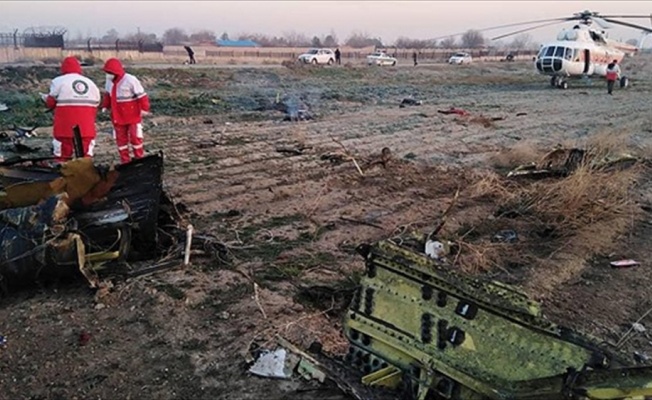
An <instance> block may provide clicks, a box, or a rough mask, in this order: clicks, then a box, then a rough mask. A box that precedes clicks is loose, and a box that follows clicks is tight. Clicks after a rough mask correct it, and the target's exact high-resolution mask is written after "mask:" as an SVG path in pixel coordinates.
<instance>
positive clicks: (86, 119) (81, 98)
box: [45, 57, 100, 139]
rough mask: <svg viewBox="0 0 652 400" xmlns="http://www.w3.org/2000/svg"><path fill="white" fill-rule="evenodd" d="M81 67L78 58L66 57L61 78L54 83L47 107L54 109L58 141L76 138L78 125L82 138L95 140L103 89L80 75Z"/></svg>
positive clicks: (62, 65)
mask: <svg viewBox="0 0 652 400" xmlns="http://www.w3.org/2000/svg"><path fill="white" fill-rule="evenodd" d="M81 72H82V70H81V65H80V64H79V61H78V60H77V59H76V58H75V57H66V58H65V59H64V60H63V63H62V64H61V73H62V74H63V75H60V76H58V77H56V78H54V79H53V80H52V84H51V85H50V93H48V95H47V97H46V98H45V105H46V106H47V107H48V108H50V109H54V126H53V128H52V135H53V136H54V138H55V139H67V138H71V137H73V136H74V135H73V127H74V126H75V125H79V129H80V131H81V136H82V137H84V138H93V139H94V138H95V135H96V131H95V117H96V116H97V106H98V105H99V104H100V90H99V89H98V88H97V86H96V85H95V83H93V81H92V80H90V79H88V78H87V77H85V76H83V75H81Z"/></svg>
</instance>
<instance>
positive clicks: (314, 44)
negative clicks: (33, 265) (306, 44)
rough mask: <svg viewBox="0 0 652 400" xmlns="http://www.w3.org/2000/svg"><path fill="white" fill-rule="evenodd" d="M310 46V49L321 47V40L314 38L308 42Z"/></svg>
mask: <svg viewBox="0 0 652 400" xmlns="http://www.w3.org/2000/svg"><path fill="white" fill-rule="evenodd" d="M310 45H311V46H312V47H321V39H319V37H317V36H314V37H313V38H312V41H311V42H310Z"/></svg>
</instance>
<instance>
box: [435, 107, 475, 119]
mask: <svg viewBox="0 0 652 400" xmlns="http://www.w3.org/2000/svg"><path fill="white" fill-rule="evenodd" d="M437 112H438V113H440V114H444V115H450V114H456V115H459V116H462V117H463V116H466V115H469V112H468V111H466V110H463V109H461V108H455V107H451V108H449V109H448V110H437Z"/></svg>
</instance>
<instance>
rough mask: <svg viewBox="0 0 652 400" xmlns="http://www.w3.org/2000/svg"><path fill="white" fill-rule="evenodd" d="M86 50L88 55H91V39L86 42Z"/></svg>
mask: <svg viewBox="0 0 652 400" xmlns="http://www.w3.org/2000/svg"><path fill="white" fill-rule="evenodd" d="M86 50H88V52H89V53H91V54H93V49H91V39H88V41H87V42H86Z"/></svg>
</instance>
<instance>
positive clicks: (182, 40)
mask: <svg viewBox="0 0 652 400" xmlns="http://www.w3.org/2000/svg"><path fill="white" fill-rule="evenodd" d="M79 36H80V37H78V38H75V39H69V41H70V42H73V43H74V42H84V43H85V42H87V41H88V40H89V39H91V40H92V41H94V42H96V43H105V44H112V43H115V42H116V41H118V40H120V41H125V42H144V43H163V44H165V45H198V44H214V43H215V42H216V40H217V39H218V35H217V34H216V33H215V32H214V31H211V30H208V29H202V30H198V31H195V32H193V33H188V32H186V31H185V30H184V29H182V28H170V29H167V30H166V31H165V32H164V33H163V35H161V36H160V37H159V36H157V35H156V34H155V33H149V32H140V31H139V32H137V33H128V34H125V35H121V34H120V33H119V32H118V31H117V30H115V29H110V30H109V31H107V32H106V34H105V35H103V36H102V37H100V38H82V37H81V35H79ZM219 39H223V40H230V39H233V40H251V41H254V42H256V43H257V44H258V45H260V46H261V47H330V48H333V47H338V46H347V47H352V48H365V47H376V48H409V49H427V48H448V49H450V48H467V49H475V48H482V47H485V46H491V47H498V48H501V47H503V48H504V47H509V48H514V49H530V48H532V49H535V48H538V44H537V43H535V42H534V41H533V40H532V38H531V37H530V35H528V34H521V35H518V36H515V37H514V38H513V39H512V40H511V41H509V42H504V41H501V42H493V41H490V40H487V39H486V38H485V37H484V36H483V35H482V32H480V31H477V30H473V29H470V30H468V31H466V32H465V33H464V34H462V35H460V36H459V37H458V36H449V37H444V38H440V39H438V40H437V39H426V40H423V39H413V38H408V37H399V38H398V39H396V40H395V41H393V42H392V43H385V42H384V41H383V40H382V39H381V38H379V37H375V36H373V35H370V34H369V33H367V32H353V33H352V34H350V35H349V36H348V37H347V38H346V39H344V40H340V39H339V38H338V37H337V35H336V34H335V32H333V31H331V32H330V33H328V34H326V35H321V36H317V35H315V36H312V37H310V36H308V35H306V34H303V33H297V32H294V31H290V32H285V33H284V34H282V35H268V34H264V33H248V32H244V33H239V34H237V35H234V36H233V37H232V36H230V35H229V34H228V33H227V32H223V33H222V34H221V35H219Z"/></svg>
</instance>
